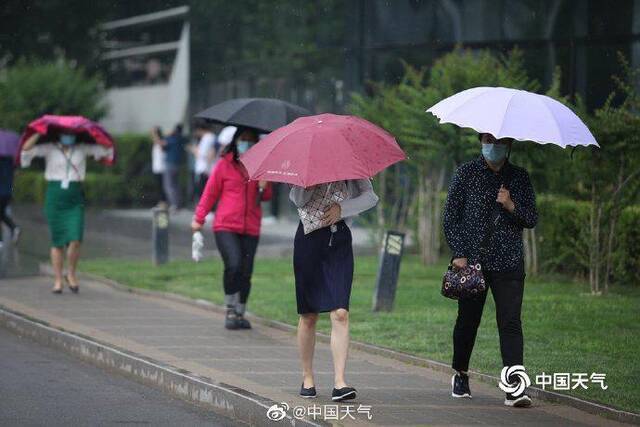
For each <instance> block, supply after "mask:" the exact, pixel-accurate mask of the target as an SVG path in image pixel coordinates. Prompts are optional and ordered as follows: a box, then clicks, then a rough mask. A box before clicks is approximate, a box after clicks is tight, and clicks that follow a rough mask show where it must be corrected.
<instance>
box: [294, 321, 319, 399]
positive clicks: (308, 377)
mask: <svg viewBox="0 0 640 427" xmlns="http://www.w3.org/2000/svg"><path fill="white" fill-rule="evenodd" d="M317 321H318V314H317V313H307V314H301V315H300V320H299V321H298V349H299V351H300V362H301V363H302V377H303V381H304V387H305V388H309V387H313V386H314V385H315V383H314V381H313V352H314V350H315V347H316V323H317Z"/></svg>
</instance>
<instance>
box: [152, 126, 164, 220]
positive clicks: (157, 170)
mask: <svg viewBox="0 0 640 427" xmlns="http://www.w3.org/2000/svg"><path fill="white" fill-rule="evenodd" d="M151 140H152V142H153V146H152V147H151V172H153V176H154V178H155V181H156V191H157V194H158V196H157V197H158V202H157V204H156V206H157V207H161V208H162V207H166V206H167V196H166V194H165V192H164V185H163V183H162V179H163V175H164V172H165V169H166V164H165V163H166V154H165V152H164V149H163V145H162V143H161V142H162V140H163V139H162V129H160V127H159V126H156V127H154V128H153V129H152V130H151Z"/></svg>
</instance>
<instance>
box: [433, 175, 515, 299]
mask: <svg viewBox="0 0 640 427" xmlns="http://www.w3.org/2000/svg"><path fill="white" fill-rule="evenodd" d="M508 178H510V176H507V175H505V180H506V182H505V188H508V185H507V184H508V183H509V179H508ZM500 209H501V207H500V205H499V204H498V203H493V209H492V210H491V214H490V216H489V219H490V221H489V226H488V227H487V232H486V233H485V235H484V238H483V239H482V243H481V244H480V250H479V252H480V258H482V257H483V256H486V255H487V252H488V250H489V242H490V240H491V236H492V235H493V232H494V231H495V228H496V225H497V224H498V221H499V219H500ZM452 261H453V258H451V260H450V261H449V267H448V268H447V271H446V272H445V273H444V277H443V278H442V289H441V290H440V293H441V294H442V295H443V296H445V297H447V298H451V299H455V300H457V299H465V298H475V297H476V296H478V295H480V294H481V293H482V292H484V291H486V290H487V283H486V281H485V279H484V275H483V274H482V266H481V265H480V263H479V262H477V263H476V264H467V266H466V267H464V268H461V269H460V268H454V267H453V264H452Z"/></svg>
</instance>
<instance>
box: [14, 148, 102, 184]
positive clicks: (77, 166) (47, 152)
mask: <svg viewBox="0 0 640 427" xmlns="http://www.w3.org/2000/svg"><path fill="white" fill-rule="evenodd" d="M87 156H93V157H94V159H96V160H100V159H102V158H103V157H108V158H113V149H112V148H105V147H103V146H102V145H98V144H74V145H72V146H71V147H69V151H67V152H66V153H65V152H64V151H63V149H62V146H61V145H60V144H52V143H47V144H36V145H35V146H34V147H33V148H31V149H30V150H27V151H23V152H22V153H21V155H20V163H21V165H22V167H23V168H24V167H27V166H29V165H30V164H31V161H32V160H33V159H34V158H35V157H44V159H45V164H46V166H45V170H44V179H46V180H47V181H63V182H65V181H67V182H68V181H84V177H85V174H86V169H87V160H86V159H87Z"/></svg>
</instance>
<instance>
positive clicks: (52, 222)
mask: <svg viewBox="0 0 640 427" xmlns="http://www.w3.org/2000/svg"><path fill="white" fill-rule="evenodd" d="M39 137H40V135H39V134H37V133H36V134H33V135H32V136H31V137H30V138H29V139H28V140H27V141H26V142H25V144H24V145H23V147H22V153H21V163H22V166H23V167H27V166H29V165H30V164H31V161H32V160H33V158H34V157H44V159H45V173H44V178H45V180H46V181H47V193H46V196H45V207H44V211H45V216H46V218H47V223H48V225H49V231H50V234H51V264H52V265H53V271H54V273H55V282H54V286H53V289H52V290H51V291H52V292H53V293H55V294H60V293H62V281H63V274H62V268H63V264H64V251H65V248H66V251H67V275H66V276H65V277H64V279H65V280H66V282H67V285H68V286H69V289H70V290H71V291H72V292H73V293H78V290H79V287H78V281H77V279H76V268H77V266H78V259H79V258H80V243H81V242H82V237H83V233H84V190H83V188H82V182H83V181H84V178H85V173H86V166H87V160H86V159H87V157H88V156H93V157H94V158H95V159H96V160H99V159H102V158H105V157H106V158H110V159H113V156H114V152H113V149H112V148H105V147H103V146H101V145H98V144H80V143H76V135H74V134H66V133H62V134H61V135H60V141H59V142H55V143H45V144H38V145H36V143H37V142H38V138H39Z"/></svg>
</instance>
